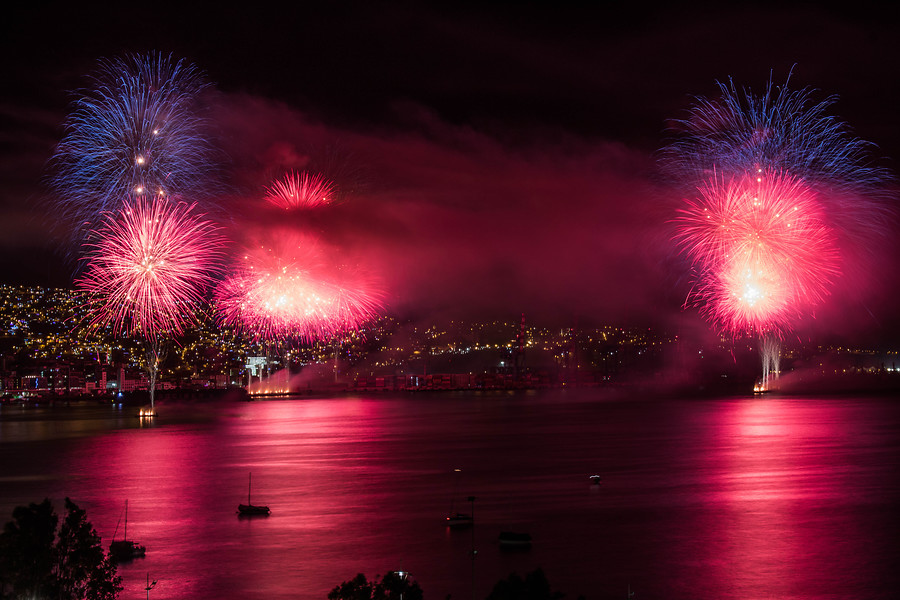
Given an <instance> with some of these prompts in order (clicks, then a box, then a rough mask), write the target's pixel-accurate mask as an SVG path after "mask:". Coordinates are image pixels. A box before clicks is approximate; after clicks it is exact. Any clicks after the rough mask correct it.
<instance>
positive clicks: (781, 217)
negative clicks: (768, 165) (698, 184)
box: [676, 171, 840, 338]
mask: <svg viewBox="0 0 900 600" xmlns="http://www.w3.org/2000/svg"><path fill="white" fill-rule="evenodd" d="M676 227H677V229H676V240H677V241H678V243H679V245H680V247H681V249H682V250H683V251H684V253H685V254H686V255H687V256H688V257H689V258H690V259H691V261H692V263H693V266H694V270H695V272H696V277H697V281H696V285H695V287H694V289H693V290H692V293H691V296H690V298H689V303H690V304H693V305H695V306H698V307H699V308H700V310H701V312H703V313H704V314H705V316H706V317H707V318H708V319H709V320H710V321H712V322H713V323H714V324H715V326H716V327H717V328H718V329H719V330H720V331H721V332H731V333H732V335H738V334H741V333H750V332H755V333H759V334H766V335H771V336H774V337H776V338H781V337H782V335H783V333H784V332H785V331H788V330H790V329H791V328H792V327H793V325H794V324H795V323H796V322H797V321H798V320H799V319H800V318H801V317H802V316H803V315H804V314H806V313H808V312H810V311H812V310H813V309H814V308H815V307H816V306H818V305H820V304H821V303H822V302H823V301H824V300H825V298H827V297H828V295H829V291H830V288H831V285H832V284H833V283H834V281H835V280H836V279H837V278H838V276H839V275H840V254H839V252H838V248H837V245H836V241H835V236H834V234H833V231H832V230H831V228H830V227H828V226H827V224H826V221H825V215H824V214H823V211H822V209H821V207H820V203H819V201H818V196H817V194H816V193H815V192H814V191H813V190H811V189H810V188H809V187H808V186H806V185H805V184H804V183H803V182H802V181H800V180H799V179H796V178H793V177H791V176H789V175H784V174H776V173H770V172H763V171H758V172H756V173H751V174H746V175H744V176H742V177H735V178H731V179H729V180H724V179H723V178H720V177H716V178H714V179H712V180H711V181H709V182H707V183H706V185H704V186H703V187H702V188H701V189H700V194H699V197H698V198H697V199H695V200H692V201H688V202H687V206H686V208H684V209H682V210H681V211H680V212H679V217H678V218H677V219H676Z"/></svg>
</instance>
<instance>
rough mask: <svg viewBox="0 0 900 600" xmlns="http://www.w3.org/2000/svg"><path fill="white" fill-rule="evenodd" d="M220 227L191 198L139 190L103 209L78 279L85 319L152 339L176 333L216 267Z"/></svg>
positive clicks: (220, 243) (186, 320)
mask: <svg viewBox="0 0 900 600" xmlns="http://www.w3.org/2000/svg"><path fill="white" fill-rule="evenodd" d="M221 247H222V240H221V238H220V236H219V234H218V230H217V228H216V227H215V226H213V225H212V224H211V223H209V222H208V221H206V220H205V219H204V218H203V217H202V216H200V215H198V214H195V213H194V205H188V204H185V203H183V202H177V203H176V202H173V201H170V200H167V199H166V198H156V197H138V198H136V199H133V200H129V201H126V202H125V203H124V204H123V206H122V208H121V209H120V210H119V211H118V212H116V213H108V214H107V215H106V218H105V221H104V223H103V225H102V227H101V228H100V230H99V231H98V232H97V235H96V241H93V242H90V243H88V244H87V245H86V248H87V256H86V259H85V260H86V262H87V267H86V269H85V272H84V274H83V275H82V277H81V278H79V279H78V280H77V281H76V287H77V288H79V289H81V290H85V291H87V292H88V293H89V294H90V296H91V298H92V302H91V308H90V312H89V320H90V323H91V325H94V326H111V327H112V329H113V331H114V332H115V333H116V334H118V333H129V334H136V335H141V336H143V337H144V338H146V339H148V340H151V341H155V340H156V339H157V337H158V336H160V335H163V334H179V333H181V332H182V331H183V329H184V327H185V326H186V325H187V324H188V323H189V322H191V321H192V319H193V317H192V314H193V310H192V309H193V307H194V305H195V304H197V303H198V302H200V301H201V300H202V295H203V292H204V290H205V288H206V287H207V286H208V285H209V284H210V283H211V281H212V278H213V277H214V275H215V274H216V272H217V271H218V270H219V269H218V267H217V261H218V260H219V258H220V255H221Z"/></svg>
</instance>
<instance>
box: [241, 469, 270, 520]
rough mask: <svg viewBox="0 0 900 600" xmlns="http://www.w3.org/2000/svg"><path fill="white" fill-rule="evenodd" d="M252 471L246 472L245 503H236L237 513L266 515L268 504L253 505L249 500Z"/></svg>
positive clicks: (268, 511)
mask: <svg viewBox="0 0 900 600" xmlns="http://www.w3.org/2000/svg"><path fill="white" fill-rule="evenodd" d="M251 477H252V473H248V474H247V504H238V514H239V515H243V516H250V515H268V514H269V513H270V512H272V511H270V510H269V507H268V506H254V505H253V503H251V502H250V485H251V483H252V479H251Z"/></svg>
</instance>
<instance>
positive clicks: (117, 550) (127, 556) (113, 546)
mask: <svg viewBox="0 0 900 600" xmlns="http://www.w3.org/2000/svg"><path fill="white" fill-rule="evenodd" d="M118 531H119V526H118V525H116V531H115V532H114V533H113V541H112V542H111V543H110V544H109V554H110V556H112V557H113V558H114V559H116V560H117V561H118V562H122V561H125V560H132V559H135V558H141V557H143V556H145V555H146V554H147V549H146V548H145V547H144V546H141V545H140V544H138V543H137V542H135V541H134V540H129V539H128V500H126V501H125V533H124V534H123V536H122V539H121V540H117V539H116V533H118Z"/></svg>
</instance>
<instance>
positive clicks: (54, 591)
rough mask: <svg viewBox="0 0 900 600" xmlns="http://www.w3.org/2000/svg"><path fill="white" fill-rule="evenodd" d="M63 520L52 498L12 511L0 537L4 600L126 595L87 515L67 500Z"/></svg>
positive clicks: (102, 599)
mask: <svg viewBox="0 0 900 600" xmlns="http://www.w3.org/2000/svg"><path fill="white" fill-rule="evenodd" d="M65 506H66V516H65V519H64V520H63V523H62V525H61V526H60V528H59V535H58V537H57V531H56V526H57V524H58V523H59V518H58V517H57V515H56V513H55V512H54V510H53V506H52V505H51V504H50V500H49V499H45V500H44V501H43V502H41V503H40V504H34V503H31V504H29V505H28V506H19V507H16V508H15V509H14V510H13V520H12V521H10V522H8V523H7V524H6V525H5V526H4V528H3V533H2V534H0V599H2V600H19V599H25V598H29V599H30V598H57V599H59V600H114V599H115V598H116V597H118V595H119V592H120V591H121V590H122V578H121V577H118V576H117V575H116V564H115V563H114V562H113V561H112V559H111V558H110V557H109V556H107V555H106V553H104V551H103V548H102V547H101V546H100V536H99V535H97V532H96V530H94V528H93V526H92V525H91V523H90V522H89V521H88V520H87V514H86V513H85V511H84V510H82V509H80V508H78V505H76V504H75V503H74V502H72V501H71V500H70V499H69V498H66V504H65Z"/></svg>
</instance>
